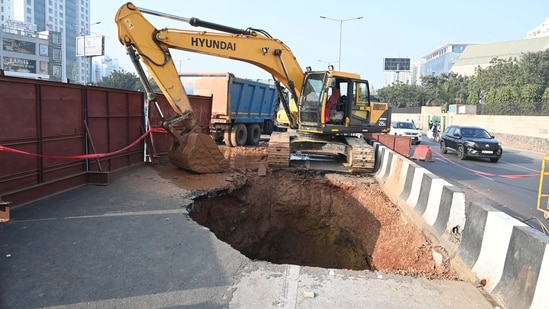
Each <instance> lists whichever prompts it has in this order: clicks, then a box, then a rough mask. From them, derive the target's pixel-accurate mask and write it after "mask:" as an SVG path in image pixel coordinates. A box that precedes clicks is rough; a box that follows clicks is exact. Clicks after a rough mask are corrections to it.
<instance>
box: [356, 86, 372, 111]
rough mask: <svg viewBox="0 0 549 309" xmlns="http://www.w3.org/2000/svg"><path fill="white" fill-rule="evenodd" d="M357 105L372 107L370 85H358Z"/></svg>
mask: <svg viewBox="0 0 549 309" xmlns="http://www.w3.org/2000/svg"><path fill="white" fill-rule="evenodd" d="M354 89H355V90H356V94H355V105H359V106H360V105H362V106H369V105H370V90H369V89H368V83H366V82H361V81H358V82H357V83H356V87H355V88H354Z"/></svg>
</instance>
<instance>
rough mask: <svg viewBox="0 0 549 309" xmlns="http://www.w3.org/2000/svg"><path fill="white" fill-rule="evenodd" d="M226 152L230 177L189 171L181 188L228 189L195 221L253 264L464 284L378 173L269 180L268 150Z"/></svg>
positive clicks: (297, 172)
mask: <svg viewBox="0 0 549 309" xmlns="http://www.w3.org/2000/svg"><path fill="white" fill-rule="evenodd" d="M221 148H222V151H223V153H224V155H225V156H226V157H227V158H229V159H230V161H231V165H232V166H233V169H232V170H231V172H229V173H223V174H208V175H203V174H202V175H197V174H191V173H183V174H179V176H178V182H179V183H181V184H184V186H185V187H186V188H188V189H192V190H197V191H201V192H203V191H209V190H211V189H213V188H223V189H222V191H223V192H222V193H223V194H213V195H212V194H210V195H209V196H210V198H207V199H199V200H196V201H195V203H194V205H193V206H192V207H191V209H190V212H191V217H192V218H193V219H194V220H195V221H197V222H198V223H200V224H201V225H203V226H206V227H208V228H209V229H210V230H211V231H212V232H214V233H215V235H216V236H217V237H218V238H219V239H220V240H223V241H225V242H227V243H229V244H230V245H231V246H233V247H234V248H236V249H237V250H239V251H240V252H242V253H243V254H245V255H246V256H248V257H249V258H251V259H256V260H266V261H270V262H272V263H278V264H297V265H307V266H317V267H327V268H341V269H364V270H366V269H371V270H377V271H384V272H390V273H398V274H404V275H410V276H414V277H415V276H419V277H425V278H430V279H447V280H459V276H458V274H457V272H456V271H455V270H454V269H453V268H452V266H451V264H450V258H449V257H448V254H447V252H446V251H445V250H444V248H442V247H440V246H437V245H434V244H432V243H431V242H430V241H429V240H428V239H427V238H426V237H425V236H424V235H423V234H422V233H421V232H420V230H419V229H418V228H417V227H416V225H415V224H414V223H413V222H412V221H410V220H409V219H408V218H407V217H406V216H404V215H403V214H402V213H401V211H400V210H399V208H398V207H397V206H395V205H393V204H392V203H391V201H390V200H389V199H388V198H387V196H386V195H385V194H384V193H383V191H382V188H381V187H380V185H379V184H378V183H377V182H376V181H375V179H374V178H373V175H350V174H341V173H326V172H323V171H313V170H305V169H288V170H270V169H267V170H266V173H265V174H264V173H263V172H262V171H263V168H260V166H261V165H263V166H265V165H266V147H265V145H260V146H258V147H236V148H228V147H221ZM258 169H259V170H258ZM258 171H259V172H258ZM212 196H213V197H212Z"/></svg>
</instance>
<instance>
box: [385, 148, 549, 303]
mask: <svg viewBox="0 0 549 309" xmlns="http://www.w3.org/2000/svg"><path fill="white" fill-rule="evenodd" d="M377 153H378V155H379V161H380V162H379V168H378V169H377V171H376V174H375V177H376V179H377V181H378V182H379V183H380V184H381V185H382V186H383V188H384V191H385V193H386V194H387V195H388V197H389V198H390V199H391V200H393V202H395V203H396V204H397V205H399V206H400V207H401V209H402V210H403V211H405V212H407V214H409V215H411V216H412V217H413V218H415V219H417V223H418V226H420V227H422V228H423V231H424V232H427V233H428V234H430V235H427V236H434V237H436V238H437V240H438V241H439V242H440V243H441V244H442V245H444V246H445V248H446V249H447V250H448V251H449V252H450V253H456V254H457V256H458V257H459V259H460V260H461V261H463V263H464V264H465V265H466V266H467V267H469V269H470V270H471V271H472V272H473V273H474V274H475V275H476V277H477V278H478V280H482V279H484V280H483V281H482V282H483V283H485V284H486V285H485V290H486V291H487V292H488V293H490V294H491V295H492V296H493V297H494V298H495V299H497V300H498V301H500V302H501V303H502V304H503V305H504V306H505V307H508V308H532V309H534V308H536V309H537V308H549V293H548V292H547V291H549V237H548V236H547V235H544V234H542V233H541V232H539V231H537V230H535V229H533V228H531V227H529V226H527V225H526V224H524V223H522V222H520V221H519V220H517V219H514V218H512V217H510V216H509V215H507V214H505V213H503V212H500V211H497V210H495V209H494V208H493V207H491V206H489V205H485V204H481V203H477V202H471V203H470V205H467V206H468V207H466V202H465V193H464V192H463V191H462V190H461V189H460V188H458V187H456V186H453V185H451V184H450V183H448V182H447V181H445V180H444V179H442V178H440V177H438V176H436V175H435V174H433V173H431V172H430V171H428V170H426V169H424V168H422V167H420V166H418V165H417V164H415V163H414V162H413V161H412V160H410V159H408V158H406V157H403V156H401V155H399V154H398V153H396V152H394V151H392V150H390V149H388V148H386V147H383V146H380V147H379V149H378V150H377ZM408 210H413V211H408Z"/></svg>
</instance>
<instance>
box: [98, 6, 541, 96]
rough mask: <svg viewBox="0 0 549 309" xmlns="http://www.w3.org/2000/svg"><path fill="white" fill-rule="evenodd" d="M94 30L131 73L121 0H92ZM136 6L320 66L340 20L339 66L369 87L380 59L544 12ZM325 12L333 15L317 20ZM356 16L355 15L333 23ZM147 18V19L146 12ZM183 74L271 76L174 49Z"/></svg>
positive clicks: (509, 31) (505, 32) (524, 28)
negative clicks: (255, 31) (271, 41)
mask: <svg viewBox="0 0 549 309" xmlns="http://www.w3.org/2000/svg"><path fill="white" fill-rule="evenodd" d="M90 2H91V23H95V22H101V23H100V24H98V25H94V26H92V28H91V32H92V33H93V34H102V35H105V42H106V47H105V53H106V54H107V55H109V56H110V57H111V58H116V59H118V61H119V64H120V66H122V68H124V69H125V70H126V71H129V72H135V70H134V68H133V66H132V64H131V62H130V60H129V57H128V56H127V55H126V54H125V49H124V47H123V46H122V45H121V44H120V43H119V42H118V37H117V28H116V25H115V23H114V17H115V14H116V11H117V10H118V9H119V8H120V6H122V5H123V4H124V3H126V2H122V1H112V0H93V1H90ZM133 3H134V4H135V5H136V6H138V7H143V8H147V9H152V10H156V11H160V12H165V13H169V14H173V15H177V16H182V17H187V18H190V17H196V18H199V19H202V20H206V21H210V22H214V23H218V24H223V25H227V26H231V27H235V28H242V29H245V28H247V27H254V28H259V29H263V30H266V31H267V32H268V33H270V34H271V36H273V37H275V38H277V39H280V40H281V41H283V42H284V43H285V44H286V45H288V46H289V47H290V48H291V49H292V51H293V53H294V55H295V56H296V58H297V60H298V61H299V63H300V65H301V67H302V68H305V67H306V66H311V67H312V68H313V69H314V70H321V69H324V68H325V67H326V66H327V63H328V62H330V63H331V64H333V65H334V66H335V68H336V69H337V68H338V63H337V60H338V58H339V39H340V37H339V34H340V25H342V37H341V39H342V44H341V70H342V71H349V72H355V73H358V74H360V75H361V76H362V78H364V79H368V80H369V81H370V83H371V84H372V85H373V86H374V87H375V88H376V89H378V88H381V87H383V86H384V85H385V83H386V82H389V81H390V74H389V73H388V72H384V71H383V58H385V57H410V58H411V59H412V62H417V61H419V60H420V59H421V57H423V56H425V55H427V54H428V53H430V52H431V51H433V50H435V49H437V48H439V47H441V46H443V45H445V44H449V43H491V42H502V41H511V40H519V39H524V38H525V37H526V32H528V31H529V30H531V29H533V28H534V27H536V26H538V25H539V24H541V23H542V22H544V21H545V19H546V18H548V17H549V4H548V2H547V0H525V1H515V0H513V1H509V0H499V1H496V0H475V1H473V0H460V1H440V0H438V1H432V0H423V1H422V0H419V1H409V0H393V1H387V0H381V1H380V0H377V1H369V0H339V1H335V0H332V1H324V0H316V1H312V0H301V1H300V0H293V1H288V0H278V1H250V0H231V1H222V0H200V1H189V0H179V1H175V0H173V1H167V0H164V1H161V0H155V1H151V0H136V1H133ZM320 16H326V17H329V18H332V19H335V20H328V19H322V18H320ZM355 17H363V18H362V19H357V20H349V21H344V22H342V23H340V22H339V21H336V20H347V19H352V18H355ZM147 18H149V17H147ZM151 21H152V23H153V25H155V27H157V28H163V27H175V28H179V29H190V30H198V29H199V28H196V27H191V26H189V25H188V24H186V23H178V22H175V21H171V20H168V19H166V20H157V19H153V17H151ZM172 55H173V57H174V59H175V61H176V63H177V65H178V66H180V67H181V69H182V71H185V72H231V73H234V74H235V75H236V76H238V77H242V78H251V79H268V78H270V75H269V74H268V73H267V72H265V71H263V70H262V69H259V68H256V67H255V66H252V65H250V64H247V63H244V62H240V61H235V60H230V59H224V58H217V57H211V56H204V55H200V54H197V53H189V52H182V51H174V52H172Z"/></svg>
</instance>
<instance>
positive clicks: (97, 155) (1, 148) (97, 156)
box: [0, 128, 166, 160]
mask: <svg viewBox="0 0 549 309" xmlns="http://www.w3.org/2000/svg"><path fill="white" fill-rule="evenodd" d="M150 133H166V130H165V129H163V128H151V129H150V130H149V131H147V132H145V133H143V134H142V135H141V136H140V137H139V138H137V139H136V140H135V141H133V142H132V143H131V144H129V145H128V146H126V147H124V148H122V149H119V150H116V151H113V152H109V153H93V154H87V155H76V156H74V155H73V156H56V155H44V154H36V153H31V152H26V151H22V150H18V149H14V148H10V147H6V146H2V145H0V151H5V152H11V153H17V154H21V155H25V156H33V157H40V158H48V159H68V160H82V159H100V158H105V157H108V156H112V155H115V154H119V153H121V152H124V151H126V150H128V149H130V148H132V147H134V146H135V145H137V144H138V143H139V142H140V141H141V140H143V139H144V138H145V137H147V135H149V134H150Z"/></svg>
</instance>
